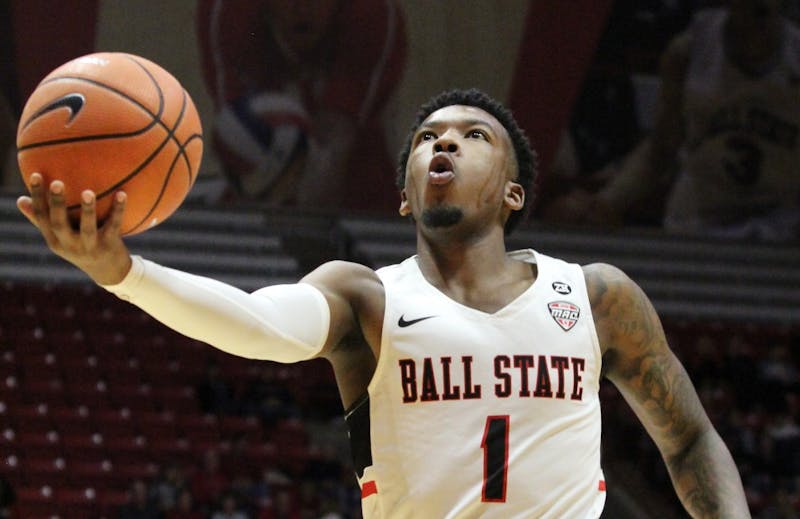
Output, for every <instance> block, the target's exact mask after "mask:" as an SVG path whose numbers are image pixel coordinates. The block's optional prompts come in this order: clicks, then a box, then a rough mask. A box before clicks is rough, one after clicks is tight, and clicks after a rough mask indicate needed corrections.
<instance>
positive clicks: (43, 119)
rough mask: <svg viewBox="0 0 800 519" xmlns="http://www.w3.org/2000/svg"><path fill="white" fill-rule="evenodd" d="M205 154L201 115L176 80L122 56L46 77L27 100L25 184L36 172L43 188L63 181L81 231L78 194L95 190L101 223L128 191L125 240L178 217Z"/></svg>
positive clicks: (21, 151) (21, 155)
mask: <svg viewBox="0 0 800 519" xmlns="http://www.w3.org/2000/svg"><path fill="white" fill-rule="evenodd" d="M202 154H203V131H202V125H201V122H200V117H199V115H198V113H197V109H196V108H195V106H194V103H193V102H192V99H191V97H190V96H189V94H188V92H186V90H185V89H184V88H183V86H182V85H181V84H180V82H179V81H178V80H177V79H175V77H173V76H172V75H171V74H170V73H169V72H167V71H166V70H164V69H163V68H162V67H160V66H159V65H157V64H156V63H153V62H152V61H149V60H147V59H145V58H142V57H140V56H136V55H133V54H126V53H120V52H100V53H95V54H89V55H86V56H82V57H79V58H76V59H74V60H72V61H69V62H67V63H65V64H64V65H61V66H60V67H58V68H56V69H55V70H53V71H52V72H50V74H48V75H47V76H45V78H44V79H42V81H41V82H40V83H39V85H38V86H37V87H36V88H35V89H34V91H33V93H32V94H31V95H30V97H29V98H28V100H27V102H26V103H25V107H24V108H23V111H22V115H21V117H20V121H19V126H18V128H17V159H18V162H19V167H20V171H21V173H22V177H23V180H24V182H25V184H26V186H27V187H28V188H29V189H30V186H29V185H28V183H29V181H30V175H31V174H32V173H34V172H38V173H41V174H42V176H43V177H44V185H49V184H50V182H52V181H53V180H62V181H63V182H64V184H65V187H66V189H65V193H64V195H65V202H66V204H67V208H68V214H69V217H70V220H71V221H72V223H73V224H75V225H77V223H78V222H79V219H80V205H81V204H80V195H81V192H82V191H84V190H86V189H91V190H92V191H94V193H95V195H96V197H97V205H96V207H97V219H98V222H100V223H101V222H102V220H103V219H105V218H106V217H107V216H108V214H109V212H110V210H111V207H112V202H113V196H114V193H115V192H117V191H120V190H123V191H125V192H126V193H127V195H128V199H127V202H126V206H125V215H124V218H123V221H122V228H121V233H122V234H123V235H132V234H137V233H140V232H143V231H145V230H147V229H150V228H152V227H154V226H155V225H158V224H159V223H161V222H163V221H164V220H166V219H167V218H168V217H169V216H170V215H171V214H172V213H174V212H175V210H176V209H177V208H178V207H179V206H180V205H181V203H182V202H183V201H184V199H185V198H186V195H187V194H188V193H189V190H190V189H191V187H192V185H193V184H194V181H195V179H196V178H197V173H198V170H199V168H200V161H201V158H202Z"/></svg>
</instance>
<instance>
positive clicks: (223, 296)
mask: <svg viewBox="0 0 800 519" xmlns="http://www.w3.org/2000/svg"><path fill="white" fill-rule="evenodd" d="M132 260H133V265H132V267H131V270H130V272H128V274H127V276H126V277H125V279H123V280H122V281H121V282H120V283H119V284H116V285H102V286H103V288H105V289H106V290H108V291H109V292H111V293H113V294H116V295H117V296H118V297H119V298H120V299H123V300H126V301H130V302H131V303H133V304H134V305H136V306H138V307H139V308H141V309H142V310H144V311H145V312H147V313H148V314H150V315H151V316H153V317H154V318H155V319H157V320H159V321H161V322H162V323H164V324H165V325H167V326H169V327H170V328H172V329H173V330H175V331H177V332H179V333H182V334H183V335H186V336H188V337H191V338H193V339H197V340H200V341H203V342H206V343H208V344H210V345H212V346H214V347H216V348H219V349H221V350H223V351H226V352H228V353H231V354H233V355H238V356H240V357H247V358H251V359H262V360H273V361H277V362H285V363H289V362H298V361H301V360H307V359H310V358H313V357H314V356H316V355H317V354H318V353H319V352H320V351H321V350H322V347H323V346H324V345H325V341H326V340H327V338H328V328H329V326H330V308H329V307H328V302H327V300H326V299H325V296H324V295H323V294H322V292H320V291H319V289H317V288H316V287H314V286H312V285H309V284H307V283H297V284H292V285H273V286H268V287H265V288H262V289H259V290H257V291H255V292H253V293H252V294H249V293H247V292H244V291H243V290H240V289H238V288H236V287H233V286H231V285H228V284H225V283H222V282H220V281H216V280H214V279H210V278H206V277H202V276H196V275H193V274H188V273H186V272H181V271H179V270H174V269H171V268H167V267H163V266H161V265H158V264H157V263H153V262H152V261H148V260H145V259H143V258H141V257H140V256H133V257H132Z"/></svg>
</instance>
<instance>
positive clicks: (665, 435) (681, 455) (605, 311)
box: [585, 264, 749, 517]
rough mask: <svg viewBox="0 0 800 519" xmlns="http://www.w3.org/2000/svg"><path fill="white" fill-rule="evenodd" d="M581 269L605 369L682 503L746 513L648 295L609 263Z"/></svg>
mask: <svg viewBox="0 0 800 519" xmlns="http://www.w3.org/2000/svg"><path fill="white" fill-rule="evenodd" d="M585 273H586V280H587V286H588V288H589V297H590V300H591V302H592V312H593V315H594V319H595V322H596V326H597V331H598V336H599V338H600V342H601V346H602V348H603V351H604V356H603V364H604V373H605V375H606V377H607V378H608V379H609V380H611V382H613V383H614V385H615V386H616V387H617V388H618V389H619V391H620V393H621V394H622V395H623V396H624V397H625V400H626V401H627V402H628V404H629V405H630V406H631V408H632V409H633V410H634V412H635V413H636V415H637V416H638V417H639V420H640V421H641V422H642V424H643V425H644V427H645V429H647V432H648V433H649V434H650V436H651V437H652V438H653V441H654V442H655V443H656V445H657V446H658V448H659V450H660V452H661V454H662V456H663V458H664V461H665V462H666V465H667V468H668V469H669V472H670V475H671V477H672V480H673V485H674V487H675V490H676V492H677V494H678V496H679V497H680V499H681V501H682V503H683V504H684V506H685V507H686V509H687V511H689V512H690V513H691V514H692V516H694V517H749V513H748V512H747V505H746V501H745V498H744V492H743V490H742V485H741V480H740V478H739V474H738V471H737V468H736V465H735V464H734V462H733V459H732V458H731V456H730V453H729V452H728V449H727V448H726V447H725V444H724V443H723V442H722V440H721V438H720V437H719V435H718V434H717V432H716V431H715V430H714V428H713V426H712V424H711V422H710V420H709V419H708V416H707V415H706V413H705V410H704V409H703V407H702V404H701V402H700V399H699V398H698V396H697V392H696V390H695V388H694V386H693V385H692V382H691V380H690V379H689V376H688V374H687V373H686V370H685V369H684V367H683V365H682V364H681V363H680V361H679V360H678V359H677V358H676V357H675V355H674V354H673V353H672V351H671V350H670V348H669V346H668V345H667V341H666V337H665V335H664V330H663V328H662V326H661V322H660V320H659V318H658V315H657V314H656V311H655V309H654V308H653V306H652V304H651V303H650V301H649V299H648V298H647V296H646V295H645V294H644V292H643V291H642V290H641V288H639V286H638V285H636V283H634V282H633V281H632V280H631V279H630V278H628V277H627V276H626V275H625V274H624V273H622V272H621V271H620V270H618V269H616V268H614V267H611V266H609V265H599V264H598V265H591V266H588V267H586V269H585Z"/></svg>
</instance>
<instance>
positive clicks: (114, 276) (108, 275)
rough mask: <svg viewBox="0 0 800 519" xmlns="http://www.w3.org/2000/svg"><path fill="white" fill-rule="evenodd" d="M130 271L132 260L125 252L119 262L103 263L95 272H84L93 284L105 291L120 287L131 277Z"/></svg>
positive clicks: (131, 269)
mask: <svg viewBox="0 0 800 519" xmlns="http://www.w3.org/2000/svg"><path fill="white" fill-rule="evenodd" d="M132 271H133V259H132V257H131V255H130V254H128V253H127V252H126V253H125V255H124V256H123V257H121V258H120V259H119V260H116V261H109V262H103V266H102V267H101V268H99V269H97V271H94V270H92V271H90V270H85V272H86V273H87V274H88V275H89V277H90V278H92V280H93V281H94V282H95V283H97V284H98V285H100V286H102V287H104V288H106V289H110V288H114V287H118V286H120V285H122V284H123V283H124V282H125V281H126V280H128V279H129V278H130V277H131V274H132Z"/></svg>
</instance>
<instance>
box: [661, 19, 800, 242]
mask: <svg viewBox="0 0 800 519" xmlns="http://www.w3.org/2000/svg"><path fill="white" fill-rule="evenodd" d="M727 16H728V15H727V12H726V10H724V9H708V10H703V11H700V12H699V13H698V14H697V16H696V17H695V18H694V20H693V22H692V25H691V26H690V29H689V30H690V34H691V44H690V46H691V50H690V57H689V65H688V71H687V76H686V79H685V84H684V106H683V113H684V117H685V119H686V127H687V133H686V144H685V146H684V148H683V150H682V171H681V174H680V175H679V177H678V179H677V181H676V185H675V187H674V188H673V191H672V193H671V195H670V198H669V200H668V203H667V208H666V219H665V226H666V227H667V228H668V229H672V230H678V231H689V232H692V231H698V230H705V229H708V228H711V229H713V228H724V227H726V226H735V225H738V224H741V223H744V222H745V221H746V220H749V219H751V218H759V217H762V216H767V215H770V214H772V213H775V212H776V211H779V210H781V209H785V208H787V207H789V208H792V207H797V206H798V204H799V203H800V171H798V164H800V143H798V139H799V138H800V135H798V133H800V100H799V99H800V98H798V96H799V95H800V31H798V29H797V28H796V27H795V26H794V25H793V24H791V23H790V22H788V21H784V23H783V25H782V27H781V31H782V48H781V50H780V51H779V52H780V56H779V58H778V59H777V61H776V63H775V65H774V66H773V67H772V68H771V70H770V71H769V72H767V73H765V74H764V75H761V76H759V77H752V76H748V75H747V74H745V73H744V72H742V71H741V70H740V69H739V68H738V67H736V66H735V65H734V64H733V63H731V61H730V60H729V59H728V57H727V54H726V52H727V51H726V48H725V44H724V27H725V21H726V19H727Z"/></svg>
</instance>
